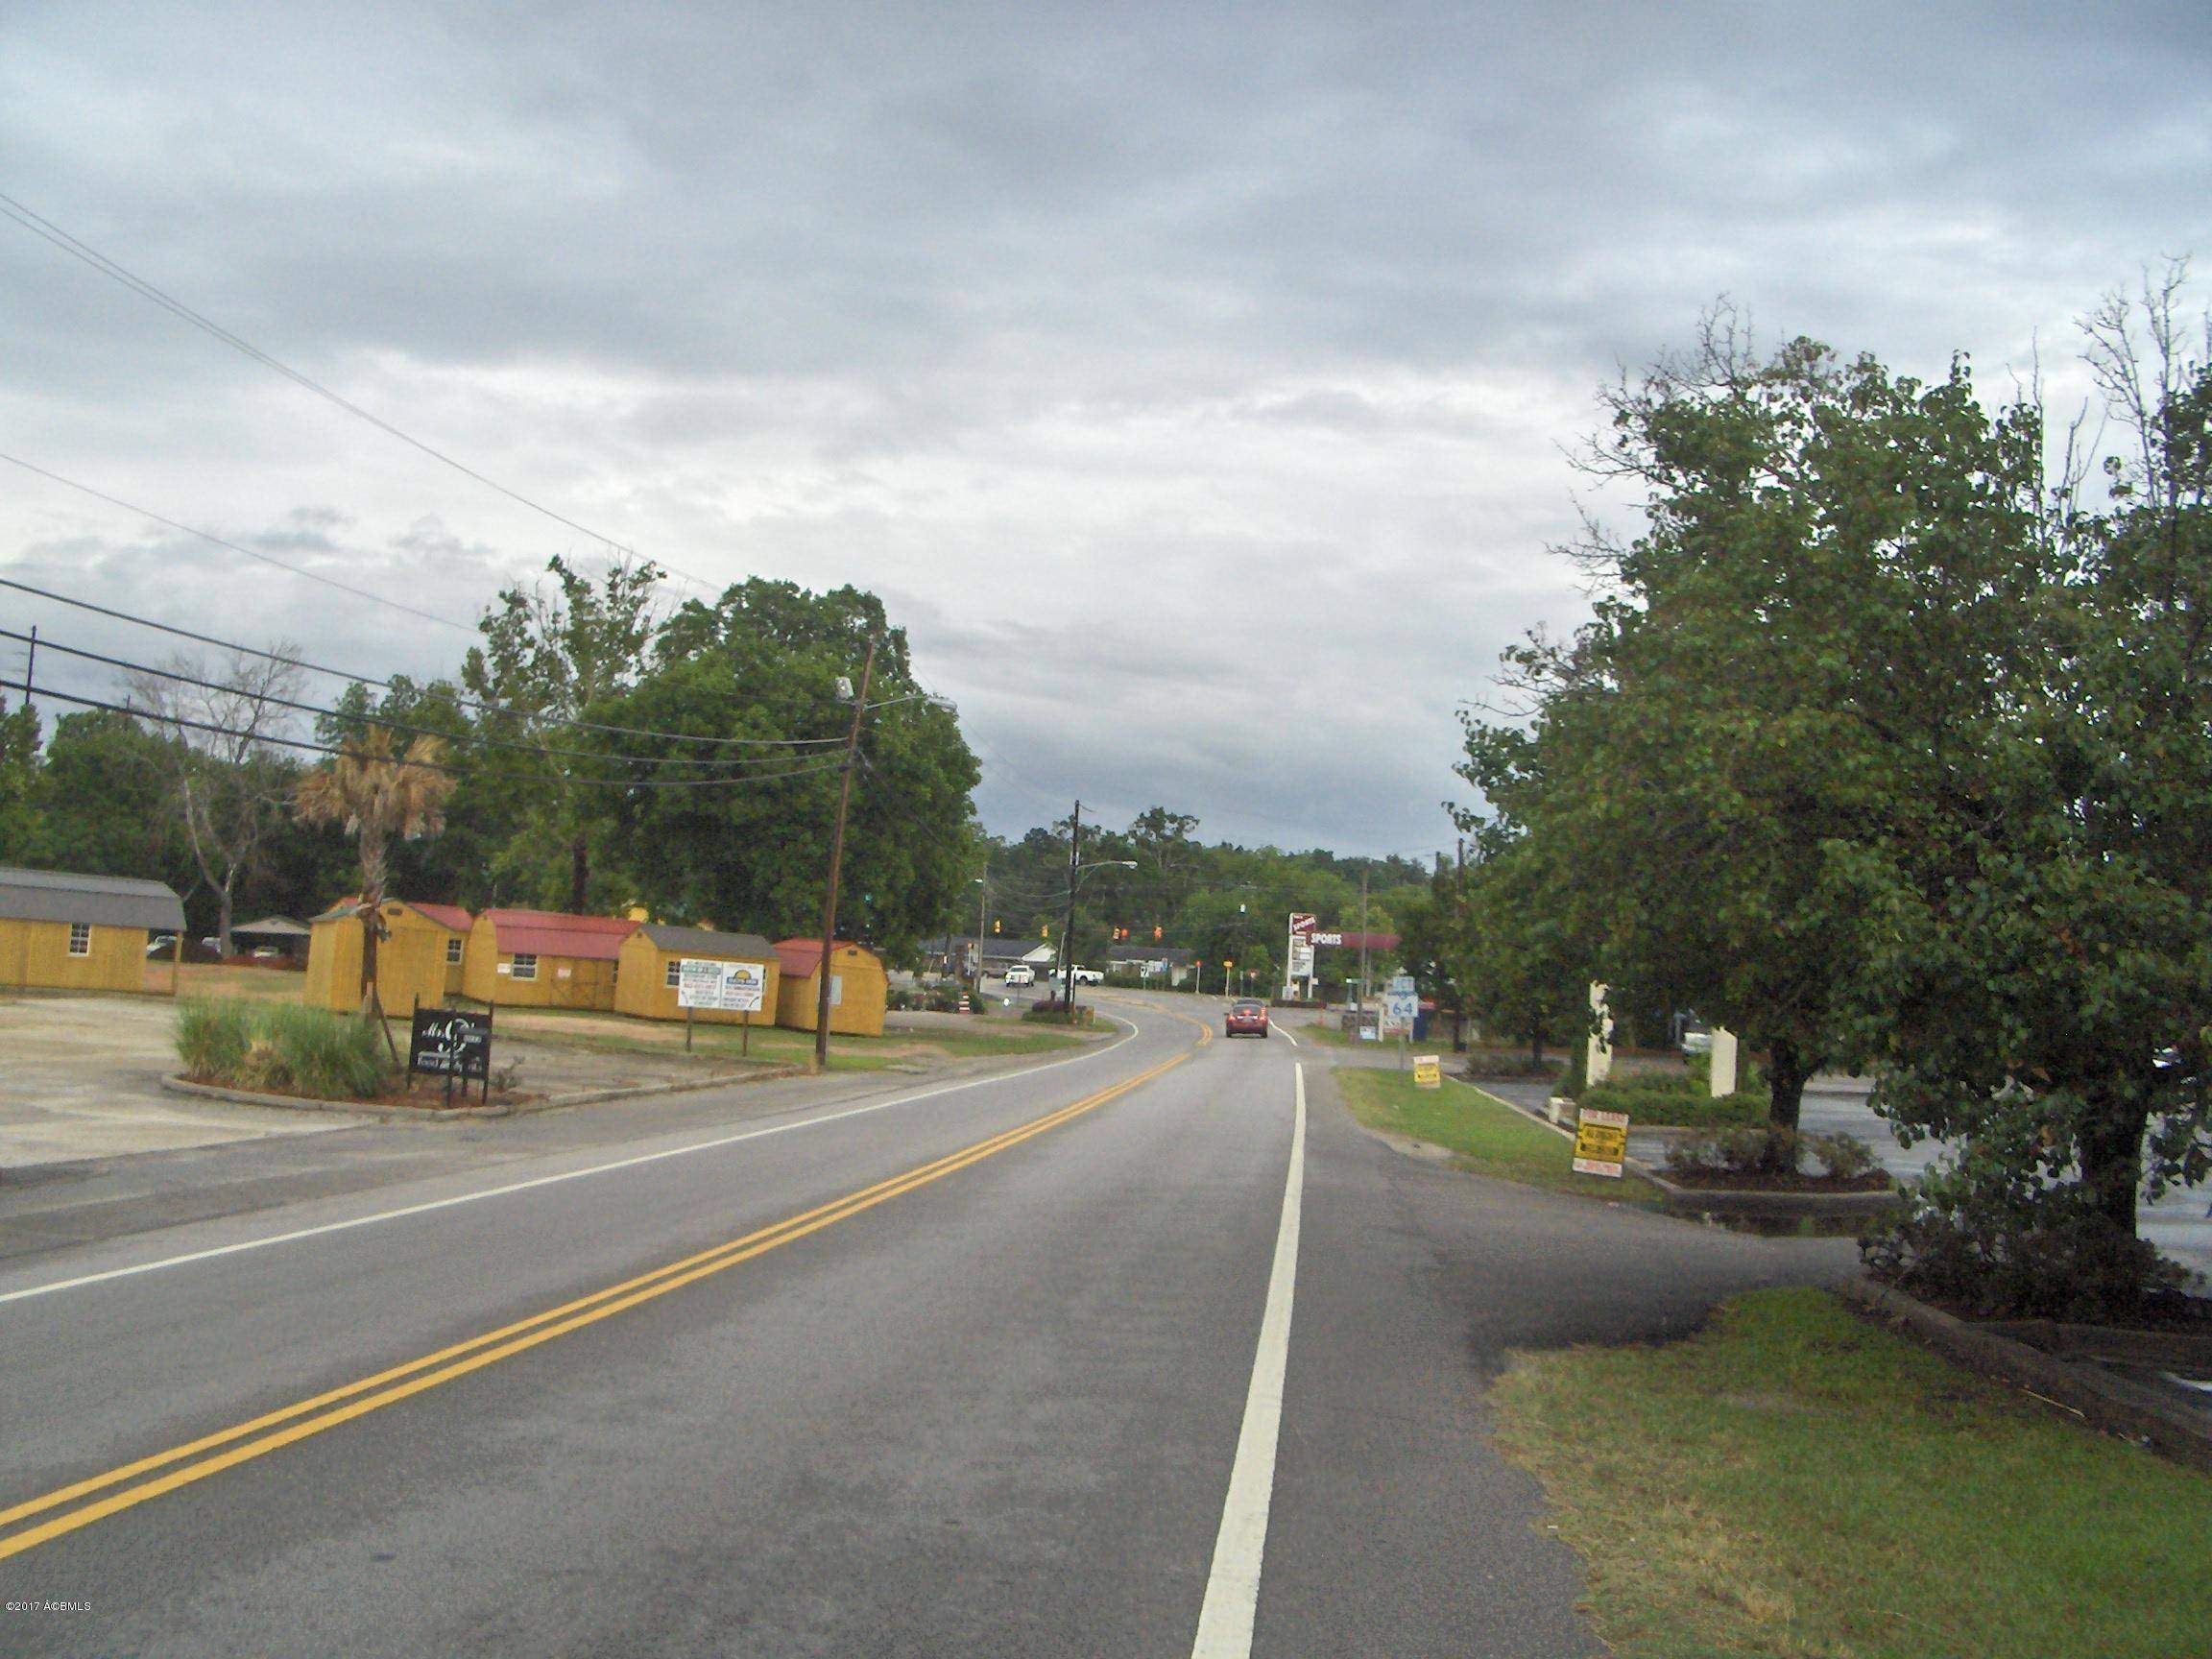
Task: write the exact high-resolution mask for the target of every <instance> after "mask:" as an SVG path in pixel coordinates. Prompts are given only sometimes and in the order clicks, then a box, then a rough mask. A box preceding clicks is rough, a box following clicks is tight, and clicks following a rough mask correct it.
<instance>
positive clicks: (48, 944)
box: [0, 866, 184, 995]
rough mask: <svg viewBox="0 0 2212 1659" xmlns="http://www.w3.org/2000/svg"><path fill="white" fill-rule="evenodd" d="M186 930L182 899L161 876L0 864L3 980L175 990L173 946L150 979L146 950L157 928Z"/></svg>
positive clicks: (175, 934) (74, 987)
mask: <svg viewBox="0 0 2212 1659" xmlns="http://www.w3.org/2000/svg"><path fill="white" fill-rule="evenodd" d="M183 932H184V902H183V901H182V900H180V899H179V898H178V897H177V893H176V890H175V889H174V888H172V887H170V886H169V885H168V883H166V882H163V881H147V880H141V879H139V878H135V877H130V876H81V875H76V874H74V873H71V872H69V871H63V870H21V869H15V868H12V867H5V866H0V985H21V986H33V985H38V986H48V987H52V988H54V989H57V990H66V991H148V990H151V991H156V992H160V993H163V994H170V995H173V994H174V993H175V991H176V989H177V974H176V957H175V953H174V950H172V952H171V954H170V956H169V957H168V959H167V962H168V971H167V973H166V974H163V975H161V977H160V979H159V981H158V982H155V983H149V975H148V972H147V950H148V946H149V942H150V940H151V939H152V937H153V936H154V935H155V934H157V933H161V934H167V935H168V936H169V937H170V938H171V939H172V940H176V939H180V938H181V937H182V935H183ZM159 973H160V971H159V969H156V974H159Z"/></svg>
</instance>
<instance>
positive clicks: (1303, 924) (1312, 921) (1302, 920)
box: [1290, 910, 1321, 939]
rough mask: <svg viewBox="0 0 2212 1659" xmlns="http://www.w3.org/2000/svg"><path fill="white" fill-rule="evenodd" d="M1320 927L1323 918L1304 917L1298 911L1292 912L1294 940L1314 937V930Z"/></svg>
mask: <svg viewBox="0 0 2212 1659" xmlns="http://www.w3.org/2000/svg"><path fill="white" fill-rule="evenodd" d="M1320 925H1321V918H1320V917H1318V916H1307V915H1303V914H1301V913H1300V912H1298V911H1296V910H1293V911H1291V912H1290V937H1291V938H1293V939H1308V938H1310V937H1312V933H1313V929H1314V928H1316V927H1318V926H1320Z"/></svg>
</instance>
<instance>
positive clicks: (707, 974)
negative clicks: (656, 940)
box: [676, 956, 768, 1055]
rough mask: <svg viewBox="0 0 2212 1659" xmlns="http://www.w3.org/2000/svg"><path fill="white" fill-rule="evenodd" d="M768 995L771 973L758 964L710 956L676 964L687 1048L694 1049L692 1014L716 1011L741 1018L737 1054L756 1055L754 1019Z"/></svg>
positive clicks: (686, 959) (677, 986) (689, 958)
mask: <svg viewBox="0 0 2212 1659" xmlns="http://www.w3.org/2000/svg"><path fill="white" fill-rule="evenodd" d="M767 993H768V970H767V968H766V967H765V966H764V965H763V964H761V963H758V962H723V961H718V960H716V959H715V958H713V957H710V956H685V957H680V958H678V960H677V964H676V1001H677V1005H678V1006H679V1007H681V1008H682V1009H683V1010H684V1046H685V1050H686V1051H688V1050H689V1048H690V1046H691V1011H692V1010H693V1009H695V1008H717V1009H720V1010H721V1011H722V1012H723V1013H726V1014H735V1015H737V1016H738V1021H737V1023H738V1025H739V1027H740V1028H741V1029H742V1031H743V1035H742V1036H741V1037H739V1038H738V1043H737V1052H738V1053H739V1054H740V1055H748V1054H750V1053H752V1051H753V1016H754V1015H755V1014H756V1013H757V1012H758V1010H759V1008H760V1005H761V1003H762V1002H763V1001H764V1000H766V998H767Z"/></svg>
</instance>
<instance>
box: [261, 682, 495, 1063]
mask: <svg viewBox="0 0 2212 1659" xmlns="http://www.w3.org/2000/svg"><path fill="white" fill-rule="evenodd" d="M444 760H445V739H444V738H442V737H432V736H429V735H428V734H424V735H422V736H419V737H417V738H416V739H415V740H414V742H412V743H410V744H408V745H407V752H406V754H405V755H403V756H395V755H394V754H393V753H392V732H391V729H390V728H389V727H385V726H372V727H371V728H369V730H368V732H367V733H364V734H363V735H361V736H358V737H348V738H347V739H346V740H345V741H344V742H343V743H342V744H340V746H339V752H338V755H337V757H336V758H334V759H333V760H332V761H331V762H330V764H329V765H327V766H324V767H320V768H318V769H317V770H315V771H313V772H310V773H308V774H307V776H306V777H304V778H302V779H301V780H300V785H299V788H298V789H297V790H296V791H295V792H294V795H293V811H294V813H295V814H296V815H297V816H298V817H299V819H300V820H301V822H302V823H305V824H343V825H345V826H346V830H347V833H348V834H349V835H351V836H352V837H353V838H354V840H355V842H356V843H357V844H358V845H359V847H360V851H361V897H360V899H359V901H358V902H357V903H356V904H355V907H354V908H355V913H356V914H357V915H359V917H360V918H361V1011H362V1012H363V1013H364V1014H366V1013H368V1012H369V1011H370V1010H371V1009H373V1010H375V1012H376V1013H377V1015H378V1016H379V1017H381V1016H382V1014H383V1012H384V1004H383V1001H382V999H381V998H379V997H378V996H377V994H376V942H377V941H378V940H379V939H381V938H383V937H384V935H385V933H386V932H387V931H388V929H387V928H386V927H385V926H384V915H383V906H384V881H385V877H386V875H387V873H388V870H389V867H390V861H391V851H392V843H393V841H394V840H395V839H400V840H412V839H414V838H415V837H416V836H418V835H434V834H436V833H437V832H438V831H439V830H441V829H444V828H445V801H446V797H448V796H449V795H451V794H452V793H453V784H454V782H455V779H454V776H453V774H452V773H451V772H449V771H447V770H446V769H445V765H444V764H443V762H444ZM386 1040H387V1041H389V1040H390V1034H389V1033H387V1034H386Z"/></svg>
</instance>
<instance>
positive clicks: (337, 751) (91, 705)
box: [0, 639, 845, 789]
mask: <svg viewBox="0 0 2212 1659" xmlns="http://www.w3.org/2000/svg"><path fill="white" fill-rule="evenodd" d="M39 643H40V644H41V645H43V644H44V643H45V641H44V640H43V639H41V640H40V641H39ZM0 690H7V691H20V692H22V693H23V695H24V696H25V697H27V698H28V697H45V698H49V699H51V700H52V701H54V702H57V703H70V704H74V705H76V706H77V707H78V708H80V709H100V710H103V711H104V712H107V713H109V714H125V715H129V716H130V717H131V718H132V719H133V720H145V721H149V722H151V723H153V724H154V725H156V726H176V727H180V728H183V729H185V730H188V731H193V732H206V733H212V734H214V735H216V736H219V737H242V738H244V739H245V740H246V741H248V742H250V743H266V744H268V745H270V746H271V747H273V748H278V749H299V750H303V751H305V752H307V753H308V754H312V755H334V756H335V755H344V754H345V753H346V751H345V750H344V749H341V748H339V747H337V746H336V745H334V744H329V743H310V742H308V741H306V740H305V739H304V738H300V737H279V736H277V735H276V734H275V733H262V732H246V731H241V730H240V729H239V728H237V727H235V726H223V725H219V724H217V723H215V722H213V721H208V720H195V719H192V718H190V717H189V716H187V715H182V714H161V713H156V712H154V711H153V710H151V709H134V708H132V706H131V705H130V704H128V703H109V702H107V701H105V700H103V699H101V698H98V697H81V696H79V695H77V694H76V693H75V692H71V691H56V690H53V689H51V688H50V687H48V686H44V685H32V684H30V683H29V682H28V681H23V680H0ZM439 735H443V733H439ZM393 763H394V764H395V765H399V766H421V767H422V768H424V769H425V770H427V771H432V772H445V773H448V774H450V775H451V776H453V777H455V778H461V779H467V778H469V777H473V776H479V775H480V774H477V773H471V772H470V771H469V770H468V769H466V768H463V767H459V766H449V765H447V764H445V762H444V761H441V760H409V759H406V758H405V757H396V758H395V760H394V762H393ZM844 767H845V760H844V757H842V756H838V757H827V756H822V757H806V758H805V759H803V760H800V761H799V763H798V764H795V765H792V766H787V767H785V768H784V769H783V770H782V771H781V772H752V773H747V774H745V775H743V776H741V777H736V778H573V777H572V778H569V779H568V780H567V781H569V782H571V783H584V784H591V785H594V786H597V787H601V788H609V789H713V788H723V789H741V788H744V787H746V786H748V785H750V784H754V783H775V782H780V781H782V780H784V779H787V778H813V777H818V776H822V775H825V774H829V773H834V772H840V771H843V770H844Z"/></svg>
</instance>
